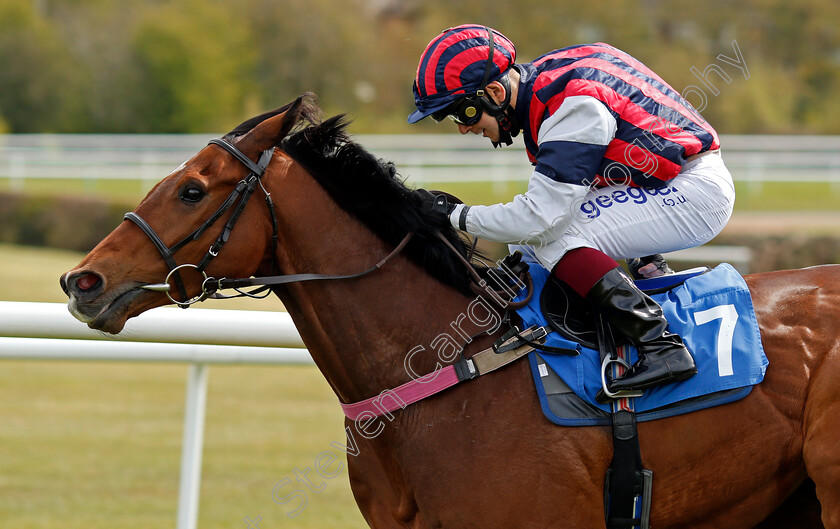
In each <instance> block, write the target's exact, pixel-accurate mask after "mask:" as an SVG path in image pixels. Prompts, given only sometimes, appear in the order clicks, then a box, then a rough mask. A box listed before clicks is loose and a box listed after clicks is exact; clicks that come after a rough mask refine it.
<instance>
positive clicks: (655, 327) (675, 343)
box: [586, 268, 697, 393]
mask: <svg viewBox="0 0 840 529" xmlns="http://www.w3.org/2000/svg"><path fill="white" fill-rule="evenodd" d="M586 299H587V300H588V301H589V302H590V303H591V304H592V306H593V307H594V308H595V310H596V311H598V312H600V313H601V314H602V315H603V316H604V318H605V319H606V320H607V321H608V322H609V323H610V327H611V328H612V329H613V330H614V331H615V332H617V333H618V334H620V335H621V336H623V337H624V338H626V339H627V340H629V341H630V343H632V344H633V345H635V346H636V347H637V348H638V352H639V360H638V361H637V362H636V363H635V364H633V366H632V367H631V368H630V369H629V370H627V372H626V373H625V374H624V375H623V376H621V377H619V378H617V379H615V380H613V381H612V383H610V384H609V390H610V391H611V392H614V393H615V392H618V391H625V390H639V389H644V388H649V387H651V386H658V385H660V384H668V383H670V382H678V381H680V380H685V379H687V378H689V377H690V376H692V375H693V374H695V373H697V367H696V366H695V365H694V359H693V358H692V356H691V353H689V352H688V349H686V347H685V345H683V342H682V339H681V338H680V337H679V336H677V335H676V334H671V333H669V332H667V328H668V322H667V321H666V320H665V317H664V316H663V315H662V308H661V307H660V306H659V304H658V303H656V302H655V301H654V300H652V299H651V298H650V297H648V296H647V295H646V294H645V293H644V292H642V291H641V290H639V289H638V287H636V285H634V284H633V283H632V282H631V281H630V279H629V278H627V276H625V275H624V274H623V273H622V272H621V270H620V269H619V268H614V269H612V270H610V271H609V272H607V273H606V274H604V277H602V278H601V279H599V280H598V282H597V283H595V286H593V287H592V290H590V291H589V293H588V294H587V295H586Z"/></svg>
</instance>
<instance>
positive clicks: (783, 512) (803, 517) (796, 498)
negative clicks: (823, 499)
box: [753, 479, 823, 529]
mask: <svg viewBox="0 0 840 529" xmlns="http://www.w3.org/2000/svg"><path fill="white" fill-rule="evenodd" d="M790 527H796V529H822V528H823V524H822V521H821V520H820V502H819V500H817V494H816V490H815V488H814V482H813V481H811V480H810V479H809V480H806V481H805V483H803V484H802V485H800V486H799V488H798V489H796V491H794V493H793V494H791V495H790V496H788V498H787V499H786V500H785V501H784V503H782V504H781V505H780V506H779V508H777V509H776V510H775V511H773V514H771V515H770V516H768V517H767V518H766V519H765V520H764V521H763V522H761V523H760V524H758V525H756V526H755V527H754V528H753V529H789V528H790Z"/></svg>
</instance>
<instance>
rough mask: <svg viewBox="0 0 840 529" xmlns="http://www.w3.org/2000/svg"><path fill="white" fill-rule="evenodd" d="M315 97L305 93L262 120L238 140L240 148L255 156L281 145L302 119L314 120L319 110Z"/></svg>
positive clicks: (246, 153)
mask: <svg viewBox="0 0 840 529" xmlns="http://www.w3.org/2000/svg"><path fill="white" fill-rule="evenodd" d="M314 99H315V98H314V95H313V94H310V93H305V94H303V95H301V96H300V97H298V98H297V99H295V100H294V101H293V102H291V103H289V104H288V105H286V106H285V107H283V108H281V109H280V111H279V113H277V114H276V115H274V116H272V117H269V118H268V119H265V120H263V121H261V122H260V123H259V124H257V125H256V126H255V127H254V128H253V129H252V130H250V131H249V132H248V133H247V134H245V135H244V136H242V137H241V138H240V139H239V141H237V146H238V147H239V150H241V151H242V152H243V153H245V155H247V156H249V157H251V158H255V157H256V156H257V155H258V154H259V153H261V152H262V151H264V150H266V149H270V148H272V147H274V146H276V145H279V144H280V142H281V141H283V138H285V137H286V136H287V135H288V134H289V132H290V131H291V130H292V128H293V127H294V126H295V125H297V124H298V123H299V122H300V121H301V120H305V121H310V122H311V121H312V120H313V116H314V114H315V113H316V112H317V106H316V105H315V101H314ZM275 112H277V111H275Z"/></svg>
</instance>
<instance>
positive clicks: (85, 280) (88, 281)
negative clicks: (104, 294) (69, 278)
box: [76, 273, 102, 292]
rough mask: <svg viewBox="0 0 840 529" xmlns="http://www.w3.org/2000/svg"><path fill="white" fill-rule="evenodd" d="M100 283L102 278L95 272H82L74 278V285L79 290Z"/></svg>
mask: <svg viewBox="0 0 840 529" xmlns="http://www.w3.org/2000/svg"><path fill="white" fill-rule="evenodd" d="M101 284H102V279H101V278H100V277H99V276H98V275H96V274H90V273H88V274H84V275H82V276H80V277H79V278H78V279H76V286H77V287H78V288H79V290H81V291H83V292H87V291H89V290H93V289H95V288H97V287H98V286H99V285H101Z"/></svg>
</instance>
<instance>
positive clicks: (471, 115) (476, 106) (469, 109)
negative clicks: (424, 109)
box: [432, 97, 484, 127]
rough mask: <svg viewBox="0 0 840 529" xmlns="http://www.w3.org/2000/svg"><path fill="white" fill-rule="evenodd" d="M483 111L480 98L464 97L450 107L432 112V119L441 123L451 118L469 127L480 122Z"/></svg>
mask: <svg viewBox="0 0 840 529" xmlns="http://www.w3.org/2000/svg"><path fill="white" fill-rule="evenodd" d="M483 113H484V111H483V110H482V108H481V104H480V103H479V100H478V98H476V97H464V98H461V99H460V100H458V101H456V102H454V103H452V104H451V105H449V106H448V107H445V108H443V109H441V110H438V111H437V112H434V113H432V119H433V120H435V121H436V122H438V123H440V122H441V121H443V120H444V119H446V118H449V119H451V120H452V121H454V122H455V123H457V124H459V125H464V126H467V127H469V126H472V125H475V124H476V123H478V121H479V120H480V119H481V115H482V114H483Z"/></svg>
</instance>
